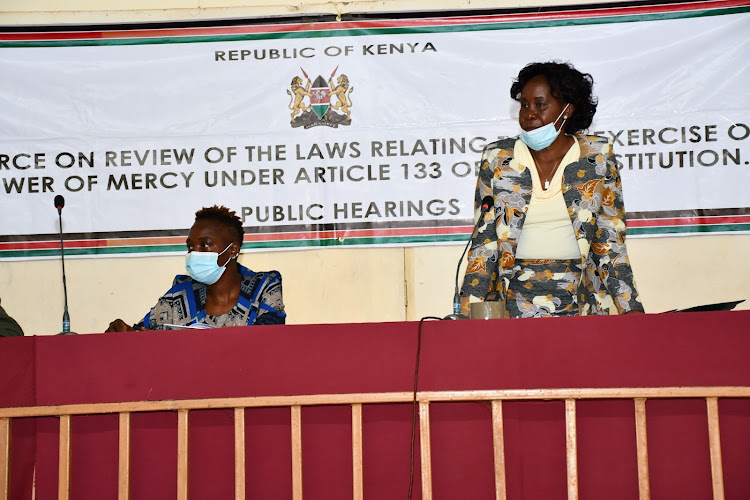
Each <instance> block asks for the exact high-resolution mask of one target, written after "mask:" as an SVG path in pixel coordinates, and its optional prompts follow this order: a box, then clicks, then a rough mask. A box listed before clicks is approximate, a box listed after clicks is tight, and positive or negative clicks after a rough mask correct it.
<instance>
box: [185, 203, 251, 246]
mask: <svg viewBox="0 0 750 500" xmlns="http://www.w3.org/2000/svg"><path fill="white" fill-rule="evenodd" d="M201 219H211V220H214V221H216V222H218V223H220V224H224V225H225V226H226V227H227V229H229V232H230V233H231V234H232V237H233V239H234V241H235V242H237V244H238V245H239V246H240V247H242V240H243V239H244V238H245V230H244V229H243V228H242V221H241V220H240V218H239V217H238V216H237V213H236V212H235V211H234V210H229V209H228V208H227V207H224V206H218V205H214V206H212V207H203V208H201V209H200V210H198V211H197V212H195V221H196V222H198V221H199V220H201Z"/></svg>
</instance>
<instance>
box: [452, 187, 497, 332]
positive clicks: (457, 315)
mask: <svg viewBox="0 0 750 500" xmlns="http://www.w3.org/2000/svg"><path fill="white" fill-rule="evenodd" d="M494 203H495V200H494V199H493V198H492V196H489V195H488V196H485V197H484V198H482V204H481V206H480V208H481V212H479V218H477V222H476V224H474V230H473V231H472V232H471V236H469V241H467V242H466V246H465V247H464V251H463V253H462V254H461V258H460V259H458V266H457V267H456V289H455V292H454V293H453V314H449V315H448V316H446V317H445V319H469V318H468V317H467V316H464V315H463V314H461V299H460V297H459V293H458V278H459V274H458V273H459V272H460V271H461V262H463V260H464V255H466V251H467V250H468V249H469V245H471V240H473V239H474V235H476V233H477V229H479V224H481V223H482V221H483V220H484V215H485V214H486V213H487V211H488V210H489V209H490V207H491V206H493V205H494Z"/></svg>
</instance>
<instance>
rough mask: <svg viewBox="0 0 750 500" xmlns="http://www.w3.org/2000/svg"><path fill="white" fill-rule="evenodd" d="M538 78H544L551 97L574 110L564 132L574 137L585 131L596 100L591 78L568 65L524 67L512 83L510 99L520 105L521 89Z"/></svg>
mask: <svg viewBox="0 0 750 500" xmlns="http://www.w3.org/2000/svg"><path fill="white" fill-rule="evenodd" d="M538 75H543V76H544V77H545V78H547V83H548V84H549V86H550V89H551V91H552V95H553V96H554V97H556V98H557V99H560V100H562V101H563V102H569V103H570V104H572V105H573V106H575V110H574V111H573V114H572V115H571V116H570V118H568V121H567V127H566V131H567V132H568V133H572V134H575V133H578V132H583V131H584V130H586V129H588V128H589V126H590V125H591V121H592V120H593V119H594V113H596V105H597V103H598V99H597V98H596V97H594V96H593V95H592V91H593V88H594V79H593V78H592V77H591V75H590V74H588V73H581V72H580V71H578V70H577V69H575V68H574V67H573V65H572V64H570V63H562V62H557V61H548V62H540V63H531V64H527V65H526V66H525V67H524V68H523V69H522V70H521V71H520V72H519V73H518V77H517V78H516V79H515V80H513V85H511V86H510V97H511V98H512V99H514V100H516V101H520V100H521V91H522V90H523V88H524V87H525V86H526V84H527V83H528V82H529V80H531V79H532V78H534V77H535V76H538Z"/></svg>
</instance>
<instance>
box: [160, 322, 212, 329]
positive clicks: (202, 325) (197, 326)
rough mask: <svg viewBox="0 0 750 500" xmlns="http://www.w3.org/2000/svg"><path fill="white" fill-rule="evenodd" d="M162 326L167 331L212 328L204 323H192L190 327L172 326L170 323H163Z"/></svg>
mask: <svg viewBox="0 0 750 500" xmlns="http://www.w3.org/2000/svg"><path fill="white" fill-rule="evenodd" d="M164 326H165V327H166V329H167V330H188V329H195V330H204V329H206V328H213V326H211V325H207V324H206V323H193V324H192V325H173V324H171V323H165V324H164Z"/></svg>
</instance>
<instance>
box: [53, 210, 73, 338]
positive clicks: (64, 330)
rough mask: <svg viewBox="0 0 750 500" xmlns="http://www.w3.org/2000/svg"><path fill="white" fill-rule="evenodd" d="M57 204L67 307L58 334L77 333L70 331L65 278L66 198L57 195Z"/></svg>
mask: <svg viewBox="0 0 750 500" xmlns="http://www.w3.org/2000/svg"><path fill="white" fill-rule="evenodd" d="M55 206H56V208H57V217H58V220H59V221H60V257H61V259H60V261H61V262H62V282H63V295H64V296H65V309H64V311H63V319H62V331H61V332H60V333H58V335H77V333H76V332H71V331H70V315H69V314H68V283H67V281H66V280H65V245H63V231H62V207H63V206H65V200H64V199H63V198H62V196H60V200H58V199H57V196H56V197H55Z"/></svg>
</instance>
